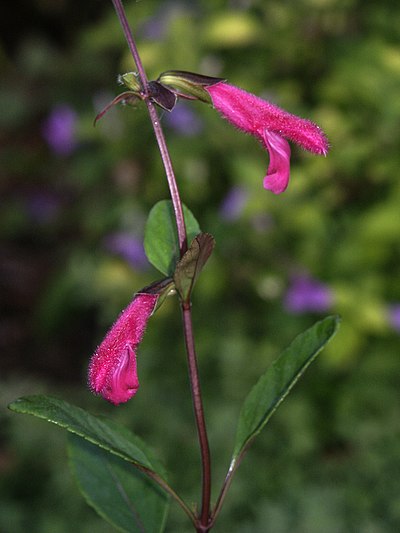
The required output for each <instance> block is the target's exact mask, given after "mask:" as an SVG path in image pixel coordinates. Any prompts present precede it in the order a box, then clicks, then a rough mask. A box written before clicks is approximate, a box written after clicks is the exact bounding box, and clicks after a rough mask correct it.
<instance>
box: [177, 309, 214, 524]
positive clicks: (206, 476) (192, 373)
mask: <svg viewBox="0 0 400 533" xmlns="http://www.w3.org/2000/svg"><path fill="white" fill-rule="evenodd" d="M182 316H183V328H184V334H185V344H186V352H187V357H188V367H189V379H190V386H191V390H192V400H193V408H194V414H195V419H196V426H197V433H198V438H199V444H200V452H201V464H202V504H201V511H200V516H199V524H198V528H197V531H198V532H202V533H205V532H207V531H209V529H210V528H209V518H210V499H211V456H210V447H209V444H208V437H207V428H206V423H205V418H204V408H203V401H202V397H201V388H200V379H199V371H198V367H197V357H196V350H195V345H194V336H193V324H192V312H191V305H190V303H186V302H183V303H182Z"/></svg>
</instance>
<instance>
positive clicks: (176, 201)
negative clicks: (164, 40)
mask: <svg viewBox="0 0 400 533" xmlns="http://www.w3.org/2000/svg"><path fill="white" fill-rule="evenodd" d="M112 3H113V5H114V8H115V11H116V13H117V15H118V18H119V21H120V23H121V26H122V29H123V31H124V35H125V39H126V41H127V43H128V46H129V50H130V52H131V54H132V57H133V60H134V62H135V65H136V68H137V71H138V76H139V80H140V85H141V97H142V99H143V100H144V101H145V102H146V105H147V109H148V111H149V115H150V120H151V123H152V125H153V130H154V134H155V136H156V139H157V144H158V147H159V150H160V154H161V158H162V162H163V165H164V169H165V173H166V176H167V180H168V186H169V191H170V195H171V200H172V205H173V208H174V213H175V218H176V226H177V231H178V240H179V248H180V254H181V257H182V256H183V254H184V253H185V252H186V250H187V235H186V227H185V218H184V216H183V209H182V201H181V199H180V195H179V190H178V187H177V184H176V178H175V173H174V169H173V166H172V161H171V157H170V155H169V152H168V149H167V144H166V142H165V137H164V132H163V130H162V128H161V125H160V120H159V118H158V114H157V110H156V108H155V105H154V103H153V102H152V100H151V99H150V98H149V81H148V79H147V75H146V72H145V70H144V67H143V63H142V61H141V59H140V55H139V52H138V49H137V46H136V42H135V39H134V38H133V35H132V31H131V29H130V26H129V23H128V20H127V18H126V14H125V10H124V7H123V5H122V1H121V0H112Z"/></svg>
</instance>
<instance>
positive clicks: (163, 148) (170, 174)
mask: <svg viewBox="0 0 400 533" xmlns="http://www.w3.org/2000/svg"><path fill="white" fill-rule="evenodd" d="M146 104H147V109H148V110H149V114H150V118H151V122H152V124H153V129H154V133H155V136H156V139H157V143H158V148H159V149H160V154H161V159H162V161H163V165H164V169H165V173H166V175H167V180H168V186H169V192H170V195H171V200H172V205H173V208H174V214H175V220H176V228H177V231H178V242H179V250H180V256H181V257H182V256H183V254H184V253H185V252H186V250H187V248H188V245H187V235H186V226H185V219H184V216H183V209H182V202H181V199H180V195H179V190H178V186H177V184H176V179H175V173H174V169H173V167H172V162H171V157H170V155H169V151H168V148H167V144H166V142H165V137H164V132H163V130H162V128H161V124H160V121H159V118H158V114H157V110H156V107H155V105H154V104H153V102H152V101H151V100H149V99H148V100H146Z"/></svg>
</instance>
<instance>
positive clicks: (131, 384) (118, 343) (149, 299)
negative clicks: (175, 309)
mask: <svg viewBox="0 0 400 533" xmlns="http://www.w3.org/2000/svg"><path fill="white" fill-rule="evenodd" d="M157 300H158V294H147V293H138V294H136V295H135V298H134V299H133V301H132V302H131V303H130V304H129V305H128V307H127V308H126V309H125V310H124V311H122V313H121V314H120V316H119V318H118V319H117V321H116V322H115V324H114V325H113V326H112V328H111V329H110V330H109V332H108V333H107V335H106V336H105V338H104V340H103V342H102V343H101V344H100V346H99V347H98V348H97V350H96V351H95V353H94V355H93V356H92V359H91V361H90V365H89V386H90V388H91V389H92V391H93V392H94V393H96V394H101V395H102V396H103V398H105V399H106V400H108V401H109V402H111V403H113V404H115V405H118V404H119V403H122V402H127V401H128V400H129V399H130V398H132V396H134V395H135V394H136V392H137V390H138V388H139V380H138V375H137V367H136V350H137V347H138V344H139V343H140V341H141V340H142V338H143V335H144V331H145V328H146V324H147V321H148V319H149V318H150V315H151V314H152V313H153V311H154V308H155V306H156V303H157Z"/></svg>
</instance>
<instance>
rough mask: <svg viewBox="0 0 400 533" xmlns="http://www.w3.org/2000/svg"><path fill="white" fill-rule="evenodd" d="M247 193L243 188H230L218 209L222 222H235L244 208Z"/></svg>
mask: <svg viewBox="0 0 400 533" xmlns="http://www.w3.org/2000/svg"><path fill="white" fill-rule="evenodd" d="M247 198H248V192H247V191H246V190H245V189H244V188H243V187H237V186H236V187H232V188H231V189H230V190H229V191H228V193H227V195H226V196H225V198H224V199H223V200H222V203H221V205H220V207H219V214H220V216H221V218H222V219H223V220H226V221H227V222H233V221H234V220H237V219H238V218H239V217H240V215H241V214H242V212H243V209H244V208H245V206H246V203H247Z"/></svg>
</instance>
